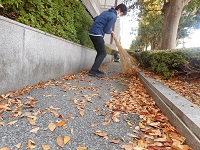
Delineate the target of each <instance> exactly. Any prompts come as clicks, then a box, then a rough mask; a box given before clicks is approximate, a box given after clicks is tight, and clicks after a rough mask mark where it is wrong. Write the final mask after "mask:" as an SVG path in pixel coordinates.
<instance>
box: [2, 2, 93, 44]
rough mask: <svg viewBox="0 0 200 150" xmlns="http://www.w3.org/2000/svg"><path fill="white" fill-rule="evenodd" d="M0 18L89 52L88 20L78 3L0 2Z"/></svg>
mask: <svg viewBox="0 0 200 150" xmlns="http://www.w3.org/2000/svg"><path fill="white" fill-rule="evenodd" d="M0 4H1V5H2V6H3V11H2V12H1V13H0V15H3V16H5V17H8V18H11V19H14V20H16V21H18V22H21V23H23V24H26V25H29V26H31V27H34V28H37V29H40V30H42V31H44V32H48V33H50V34H53V35H55V36H58V37H61V38H64V39H66V40H70V41H72V42H75V43H78V44H82V45H84V46H87V47H91V48H93V45H92V42H91V40H90V39H89V36H88V30H89V28H90V26H91V24H92V22H93V21H92V18H91V17H90V16H89V14H88V13H87V12H86V10H85V7H84V6H83V4H82V2H81V1H80V0H76V1H75V0H0Z"/></svg>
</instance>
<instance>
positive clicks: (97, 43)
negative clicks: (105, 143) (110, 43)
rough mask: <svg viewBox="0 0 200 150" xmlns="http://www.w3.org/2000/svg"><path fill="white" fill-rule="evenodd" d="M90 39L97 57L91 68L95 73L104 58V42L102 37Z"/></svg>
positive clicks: (91, 37)
mask: <svg viewBox="0 0 200 150" xmlns="http://www.w3.org/2000/svg"><path fill="white" fill-rule="evenodd" d="M90 39H91V40H92V43H93V45H94V48H95V50H96V51H97V55H96V58H95V61H94V64H93V66H92V68H91V70H93V71H97V70H98V69H99V67H100V66H101V64H102V62H103V60H104V58H105V57H106V55H107V54H106V48H105V42H104V39H103V37H101V36H91V35H90Z"/></svg>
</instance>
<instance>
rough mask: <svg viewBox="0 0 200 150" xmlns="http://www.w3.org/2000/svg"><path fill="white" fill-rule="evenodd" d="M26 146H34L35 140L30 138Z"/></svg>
mask: <svg viewBox="0 0 200 150" xmlns="http://www.w3.org/2000/svg"><path fill="white" fill-rule="evenodd" d="M27 148H35V142H34V141H32V140H28V144H27Z"/></svg>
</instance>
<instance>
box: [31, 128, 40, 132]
mask: <svg viewBox="0 0 200 150" xmlns="http://www.w3.org/2000/svg"><path fill="white" fill-rule="evenodd" d="M39 129H40V127H37V128H34V129H32V130H30V132H31V133H37V132H38V130H39Z"/></svg>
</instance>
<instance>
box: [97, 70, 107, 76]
mask: <svg viewBox="0 0 200 150" xmlns="http://www.w3.org/2000/svg"><path fill="white" fill-rule="evenodd" d="M97 73H100V74H103V75H104V74H105V73H104V72H102V71H100V70H97Z"/></svg>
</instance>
